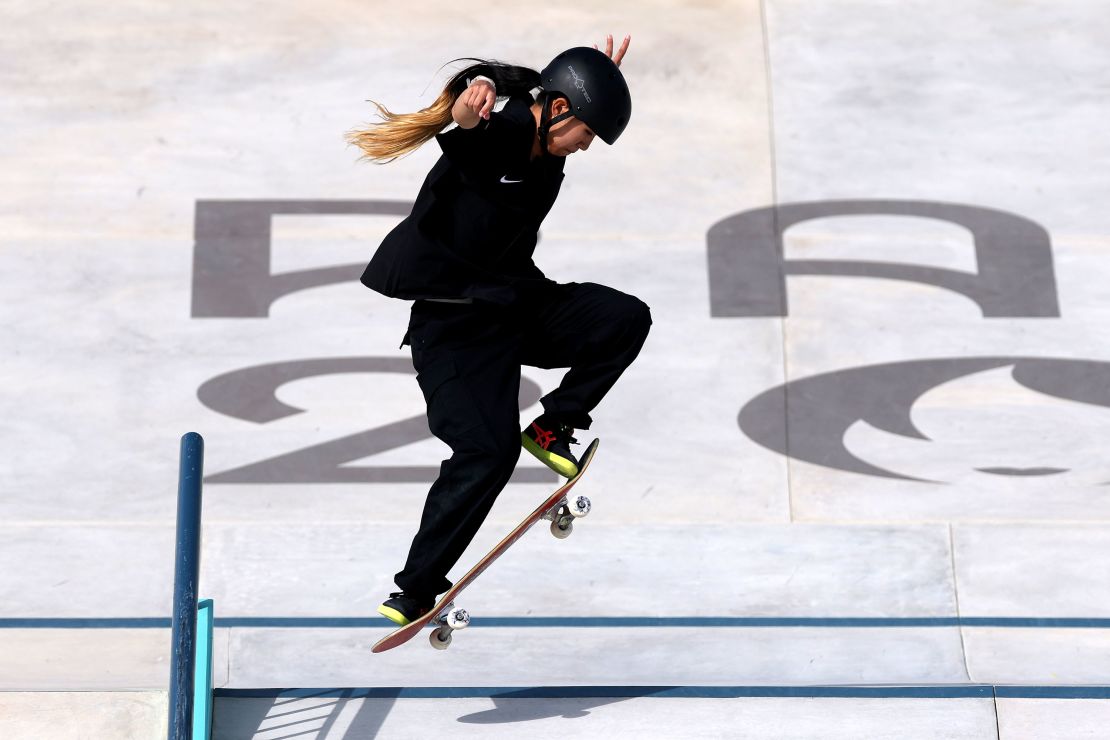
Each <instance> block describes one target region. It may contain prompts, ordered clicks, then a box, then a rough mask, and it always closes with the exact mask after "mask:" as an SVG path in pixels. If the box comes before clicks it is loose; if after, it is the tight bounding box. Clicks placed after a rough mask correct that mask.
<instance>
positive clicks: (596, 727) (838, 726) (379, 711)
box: [214, 698, 996, 740]
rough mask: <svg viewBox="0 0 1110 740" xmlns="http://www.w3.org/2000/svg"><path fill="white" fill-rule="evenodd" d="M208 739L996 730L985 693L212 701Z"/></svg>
mask: <svg viewBox="0 0 1110 740" xmlns="http://www.w3.org/2000/svg"><path fill="white" fill-rule="evenodd" d="M216 706H217V711H216V724H215V728H214V737H215V738H216V740H230V738H244V739H245V740H246V739H250V740H276V739H277V738H279V737H288V736H289V734H292V733H294V732H298V733H301V732H303V733H305V735H304V736H305V737H313V738H317V739H318V740H328V739H332V740H335V739H338V738H344V740H368V739H369V738H375V737H397V738H416V737H426V736H427V735H428V734H434V735H441V734H450V735H451V736H452V737H481V738H516V737H520V736H521V734H527V735H528V736H529V737H534V738H565V737H583V738H585V737H601V736H604V737H614V738H626V737H629V738H634V737H655V736H660V735H666V736H667V737H679V738H705V737H722V738H723V737H728V738H751V739H752V740H756V739H757V738H758V739H760V740H762V738H767V737H775V738H790V739H798V740H801V739H802V738H814V737H821V738H843V739H844V740H849V739H851V740H855V739H856V738H860V737H868V738H900V739H902V738H920V739H921V740H926V739H928V740H933V739H934V738H947V739H955V738H966V739H967V740H981V739H984V738H993V737H996V734H995V720H994V710H993V706H992V702H991V701H990V700H988V699H940V700H931V699H885V700H874V699H729V700H715V699H659V698H639V699H624V700H621V699H615V700H614V699H558V700H546V699H544V700H536V699H492V700H491V699H453V700H442V699H397V700H393V699H335V698H319V699H311V698H304V699H289V698H280V699H276V700H275V699H230V698H225V699H219V700H218V701H217V705H216Z"/></svg>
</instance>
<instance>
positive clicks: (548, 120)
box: [536, 96, 574, 154]
mask: <svg viewBox="0 0 1110 740" xmlns="http://www.w3.org/2000/svg"><path fill="white" fill-rule="evenodd" d="M554 101H555V96H550V97H548V99H547V100H545V101H544V103H543V110H542V112H541V113H540V125H539V128H538V129H537V130H536V134H537V135H538V136H539V137H540V148H541V149H542V150H543V153H544V154H547V153H548V152H547V134H548V132H550V131H551V127H552V126H554V125H555V124H556V123H559V122H560V121H564V120H566V119H568V118H572V117H573V116H574V112H573V111H569V110H568V111H566V112H565V113H560V114H559V115H557V116H555V117H554V118H552V117H551V104H552V103H553V102H554Z"/></svg>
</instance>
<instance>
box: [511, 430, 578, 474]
mask: <svg viewBox="0 0 1110 740" xmlns="http://www.w3.org/2000/svg"><path fill="white" fill-rule="evenodd" d="M520 442H521V444H522V445H523V446H524V449H526V450H528V451H529V452H530V453H532V456H533V457H535V458H536V459H538V460H539V461H540V462H542V463H543V464H544V465H546V466H547V467H549V468H551V469H552V470H554V471H555V472H556V473H558V474H559V475H561V476H563V477H564V478H573V477H574V476H576V475H578V466H577V465H575V464H574V463H572V462H571V461H570V460H568V459H566V458H565V457H560V456H559V455H556V454H554V453H552V452H548V451H547V450H545V449H544V448H542V447H540V446H539V445H538V444H536V442H535V440H533V439H532V438H531V437H529V436H528V435H527V434H525V433H523V432H521V434H520Z"/></svg>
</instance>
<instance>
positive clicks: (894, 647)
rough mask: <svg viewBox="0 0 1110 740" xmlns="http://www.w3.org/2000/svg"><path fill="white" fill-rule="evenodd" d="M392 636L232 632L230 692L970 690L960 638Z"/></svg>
mask: <svg viewBox="0 0 1110 740" xmlns="http://www.w3.org/2000/svg"><path fill="white" fill-rule="evenodd" d="M388 631H389V630H388V629H361V630H351V629H343V628H336V629H329V630H319V629H306V630H290V629H282V630H275V629H262V628H243V629H234V630H232V635H231V655H232V663H231V675H230V680H229V683H228V687H231V688H249V687H261V686H265V687H274V686H277V687H285V686H294V685H297V682H298V681H300V682H302V683H310V684H311V685H314V686H475V685H479V686H489V685H508V686H584V685H585V686H595V685H600V686H606V685H618V686H623V685H629V684H637V683H644V682H645V678H646V677H650V679H651V680H650V683H651V684H652V685H707V684H715V685H750V684H755V685H764V684H768V683H774V684H828V683H834V684H844V683H848V684H869V683H872V684H873V683H912V684H917V683H946V684H947V683H966V682H967V681H968V678H967V673H966V671H965V669H964V665H963V655H962V649H961V645H960V637H959V633H958V630H956V629H944V628H904V629H868V628H858V629H821V628H806V627H791V628H777V627H768V628H760V629H746V628H731V627H722V628H715V629H673V628H647V627H641V628H629V629H609V628H590V627H582V628H549V629H547V628H519V627H518V628H512V627H498V628H479V627H475V628H474V629H473V630H472V631H469V632H464V633H462V634H458V635H455V636H454V641H453V642H452V645H451V647H450V648H449V649H448V650H447V651H437V650H433V649H432V648H431V646H430V645H428V644H427V636H426V635H423V636H419V637H416V638H413V640H412V641H411V643H412V644H406V645H403V646H401V647H399V648H396V649H394V650H391V651H389V652H385V653H380V654H377V655H373V654H371V653H370V652H369V647H370V645H372V644H373V643H374V642H375V641H377V640H378V639H380V638H381V637H383V636H384V635H385V634H387V633H388ZM599 656H603V659H600V660H599V659H598V658H599ZM306 677H308V678H307V680H306Z"/></svg>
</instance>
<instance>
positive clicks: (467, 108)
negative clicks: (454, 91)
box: [451, 80, 497, 128]
mask: <svg viewBox="0 0 1110 740" xmlns="http://www.w3.org/2000/svg"><path fill="white" fill-rule="evenodd" d="M496 102H497V91H496V90H495V89H494V87H493V84H492V83H489V82H487V81H486V80H475V81H474V82H473V83H472V84H471V85H470V87H468V88H466V89H465V90H463V92H462V94H461V95H459V97H458V98H457V99H456V100H455V105H454V107H452V108H451V117H452V118H453V119H454V120H455V123H457V124H459V127H460V128H474V127H475V126H477V125H478V123H479V122H480V121H482V120H483V119H484V120H487V121H488V120H489V114H490V111H492V110H493V104H494V103H496Z"/></svg>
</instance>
